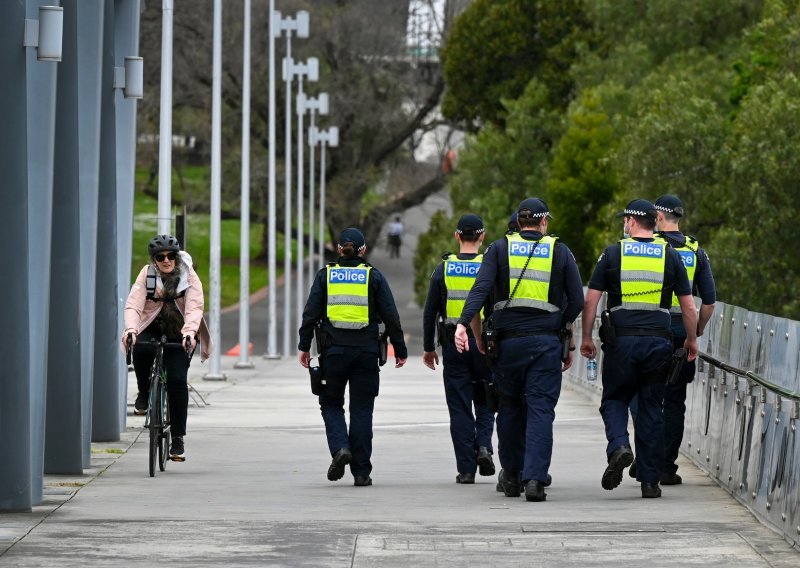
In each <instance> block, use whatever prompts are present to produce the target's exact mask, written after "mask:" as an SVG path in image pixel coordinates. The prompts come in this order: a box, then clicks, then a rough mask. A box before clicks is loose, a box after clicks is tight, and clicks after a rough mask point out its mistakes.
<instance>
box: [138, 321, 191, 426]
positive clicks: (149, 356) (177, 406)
mask: <svg viewBox="0 0 800 568" xmlns="http://www.w3.org/2000/svg"><path fill="white" fill-rule="evenodd" d="M160 338H161V331H160V330H159V328H158V326H156V325H151V326H149V327H148V328H147V329H145V330H144V331H143V332H142V333H141V334H139V336H138V337H137V338H136V345H134V346H133V369H134V371H136V383H137V385H138V387H139V392H142V393H148V392H150V370H151V369H152V367H153V359H155V356H156V352H155V349H154V348H153V347H152V346H151V345H149V343H150V340H151V339H160ZM168 341H169V342H170V343H180V342H181V338H180V337H178V338H174V339H172V338H171V339H168ZM164 366H165V367H166V369H167V393H168V395H169V416H170V422H171V424H172V428H171V430H172V435H173V436H184V435H185V434H186V412H187V409H188V408H189V387H188V385H187V373H188V371H189V364H188V363H187V362H186V353H184V351H183V350H182V349H177V348H175V347H167V348H165V349H164Z"/></svg>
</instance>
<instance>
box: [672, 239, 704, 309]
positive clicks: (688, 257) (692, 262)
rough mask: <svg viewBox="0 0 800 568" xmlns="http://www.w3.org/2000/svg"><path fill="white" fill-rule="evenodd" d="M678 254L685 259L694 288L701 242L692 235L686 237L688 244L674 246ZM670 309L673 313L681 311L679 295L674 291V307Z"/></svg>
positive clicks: (685, 265) (690, 284)
mask: <svg viewBox="0 0 800 568" xmlns="http://www.w3.org/2000/svg"><path fill="white" fill-rule="evenodd" d="M673 248H674V249H675V250H676V251H678V254H680V255H681V260H682V261H683V266H684V268H686V275H687V276H688V277H689V286H691V288H692V289H694V275H695V272H696V271H697V249H699V248H700V243H698V242H697V241H696V240H694V239H692V238H691V237H686V244H684V245H683V246H682V247H673ZM669 311H670V312H671V313H673V314H680V313H682V312H681V303H680V301H679V300H678V296H676V295H675V293H674V292H673V293H672V307H671V308H670V309H669Z"/></svg>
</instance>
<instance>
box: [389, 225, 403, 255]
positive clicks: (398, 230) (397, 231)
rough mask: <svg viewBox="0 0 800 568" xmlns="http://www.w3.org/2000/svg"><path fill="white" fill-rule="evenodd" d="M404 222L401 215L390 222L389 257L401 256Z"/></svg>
mask: <svg viewBox="0 0 800 568" xmlns="http://www.w3.org/2000/svg"><path fill="white" fill-rule="evenodd" d="M403 230H404V227H403V222H402V221H401V220H400V216H399V215H398V216H397V217H395V218H394V221H392V222H391V223H389V230H388V233H387V239H388V241H389V258H400V246H401V245H402V244H403Z"/></svg>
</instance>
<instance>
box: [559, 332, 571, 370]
mask: <svg viewBox="0 0 800 568" xmlns="http://www.w3.org/2000/svg"><path fill="white" fill-rule="evenodd" d="M558 338H559V339H560V340H561V362H562V363H566V362H567V359H569V351H570V343H572V330H571V329H570V328H568V327H564V328H562V329H561V330H560V331H559V332H558Z"/></svg>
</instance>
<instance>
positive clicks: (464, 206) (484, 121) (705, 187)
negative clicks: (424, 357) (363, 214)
mask: <svg viewBox="0 0 800 568" xmlns="http://www.w3.org/2000/svg"><path fill="white" fill-rule="evenodd" d="M521 4H524V5H527V6H532V8H531V9H530V10H529V11H528V12H527V13H526V18H527V19H526V20H525V21H524V24H523V23H521V22H520V21H514V22H511V21H508V22H503V21H500V20H498V19H500V18H503V17H505V15H506V14H510V13H511V12H513V11H514V10H515V9H517V10H518V5H521ZM488 6H491V9H490V8H489V7H488ZM544 6H546V7H547V9H546V10H545V9H544ZM487 10H488V12H487ZM484 13H485V14H489V15H491V18H492V19H491V21H488V22H486V24H485V25H477V24H476V23H475V19H476V17H477V16H478V15H480V14H484ZM487 17H488V16H487ZM496 20H497V21H496ZM553 22H557V26H556V27H557V29H558V30H560V31H559V32H558V33H544V32H545V30H547V29H552V28H553ZM461 26H465V27H468V29H469V31H470V34H471V35H470V41H469V43H468V44H466V42H464V41H463V38H460V37H459V36H458V35H457V34H456V33H455V32H457V31H458V30H459V28H460V27H461ZM505 29H508V30H511V31H509V32H508V33H513V34H522V33H524V31H523V30H524V29H527V30H529V33H532V34H534V36H535V39H533V38H531V37H528V38H527V40H525V38H516V35H515V36H513V37H514V38H515V39H514V41H512V42H510V43H509V44H508V46H507V48H508V50H509V51H508V52H505V51H504V46H505V45H506V44H505V42H503V41H499V40H498V38H497V37H496V36H495V34H497V33H498V31H500V30H505ZM453 31H454V33H453V35H452V36H451V39H452V42H451V43H450V44H449V45H448V46H447V49H446V60H445V80H446V95H445V103H448V100H450V101H452V100H453V99H452V98H451V99H448V97H451V95H452V94H453V93H458V102H459V105H458V106H457V107H456V106H453V107H451V108H453V109H459V110H458V111H457V112H456V110H452V111H451V112H452V116H453V117H454V118H461V119H464V120H470V121H472V122H471V123H470V124H472V125H473V126H477V127H479V128H478V130H477V131H476V132H475V133H474V134H473V135H471V137H470V138H469V139H468V142H467V144H466V146H465V147H464V149H463V150H462V153H461V155H460V157H459V164H458V170H457V173H456V175H455V176H454V177H453V178H452V180H451V182H450V192H451V195H452V198H453V205H454V217H453V218H449V219H448V218H446V217H445V216H440V217H437V219H436V223H434V224H433V225H432V227H431V230H430V231H429V232H428V234H426V235H425V236H423V238H422V239H421V242H420V250H421V251H430V253H431V255H430V256H432V257H433V259H435V258H436V255H437V254H438V253H439V249H441V250H442V252H443V251H444V250H446V249H447V248H449V247H451V246H452V244H451V241H450V239H452V231H453V227H454V226H455V219H456V218H457V217H458V215H460V214H461V213H463V212H466V211H474V212H477V213H479V214H481V215H483V216H484V217H485V218H486V220H487V228H488V229H489V232H490V235H489V237H490V238H489V239H488V240H491V239H492V238H497V237H499V236H500V235H501V234H502V229H503V228H504V227H505V220H507V218H508V215H509V214H510V213H511V212H513V210H514V208H515V206H516V204H517V203H518V202H519V200H520V199H522V198H523V197H525V196H539V197H543V198H545V199H547V200H548V202H549V204H550V208H551V210H552V212H553V215H554V216H555V221H554V222H553V223H552V224H551V230H552V231H554V232H555V233H557V234H558V235H559V236H560V237H561V238H562V239H563V240H564V242H566V243H567V244H568V245H569V246H570V248H571V249H572V250H573V251H574V253H575V256H576V258H577V260H578V262H579V266H580V269H581V275H582V277H583V278H584V280H587V279H588V277H589V275H590V272H591V269H592V266H593V264H594V260H595V259H596V257H597V254H598V253H599V251H600V250H602V248H603V247H604V246H606V245H607V244H608V243H609V242H611V241H612V240H613V239H615V238H617V237H618V236H619V235H620V233H621V224H620V222H619V221H618V220H616V219H614V217H613V216H612V212H613V211H615V210H617V208H619V207H620V206H621V205H623V204H624V203H626V202H627V201H628V200H629V199H631V198H633V197H645V198H649V199H651V200H652V199H655V198H656V197H657V196H659V195H661V194H663V193H674V194H677V195H678V196H680V197H681V199H683V201H684V204H685V206H686V209H687V215H686V217H685V218H684V220H683V222H682V225H681V227H682V229H684V231H685V232H687V233H691V234H694V235H696V236H697V237H698V238H699V239H700V241H701V244H702V245H703V246H704V248H706V250H707V251H708V253H709V255H710V257H711V261H712V266H713V270H714V274H715V277H716V280H717V287H718V296H719V299H720V300H721V301H724V302H730V303H734V304H737V305H741V306H744V307H747V308H749V309H752V310H757V311H762V312H767V313H770V314H775V315H781V316H786V317H791V318H795V319H797V318H800V300H798V299H797V295H796V294H795V293H794V290H795V289H796V288H798V287H800V265H798V263H797V255H796V254H795V253H794V252H793V250H794V247H793V246H792V245H791V240H790V231H791V230H792V228H793V227H792V225H793V217H795V216H796V215H797V213H798V210H799V209H800V190H799V189H798V186H797V184H798V182H797V180H798V179H800V154H799V153H798V152H797V148H798V147H800V112H798V110H799V109H798V107H800V65H799V64H798V61H800V41H798V40H800V8H799V7H798V1H797V0H763V1H759V0H661V1H659V2H641V1H638V0H579V1H567V0H563V1H552V2H517V1H515V0H494V1H492V2H481V1H480V0H478V1H476V2H475V3H473V5H472V7H471V8H470V9H468V10H467V11H466V12H465V13H464V14H463V15H462V16H461V19H459V20H457V21H456V24H455V26H454V29H453ZM526 41H527V43H526ZM521 45H529V46H533V47H531V48H530V49H531V50H532V51H530V53H532V54H533V56H532V57H531V59H530V61H529V62H528V64H526V65H522V67H524V69H521V70H514V69H511V68H510V67H509V65H510V64H511V63H512V62H515V61H518V55H519V50H520V49H521V47H520V46H521ZM489 46H491V49H483V48H484V47H489ZM526 49H527V48H526ZM476 53H480V57H478V58H477V59H473V57H475V54H476ZM548 54H561V56H560V57H558V58H556V57H555V56H554V55H548ZM548 58H549V59H548ZM544 61H550V62H551V63H553V62H558V63H559V64H555V63H553V64H550V65H546V66H545V65H544V64H543V62H544ZM486 69H493V70H495V71H496V72H497V73H499V75H498V74H491V73H487V72H485V70H486ZM525 73H527V77H529V78H528V80H527V83H526V85H525V86H520V85H518V84H516V83H515V82H514V81H517V80H520V77H522V76H523V75H525ZM482 81H483V83H482ZM565 86H569V87H568V88H565ZM512 87H513V88H512ZM556 92H557V96H554V94H555V93H556ZM564 96H567V97H568V99H569V100H568V101H567V103H566V104H555V102H554V101H558V100H559V98H562V99H563V97H564ZM451 104H453V103H452V102H451ZM447 108H448V107H446V110H447ZM492 108H493V109H499V110H496V111H495V114H494V115H493V116H491V117H490V116H489V114H488V111H485V110H475V109H492ZM470 113H472V114H470ZM487 242H488V241H487ZM418 261H419V262H418V263H417V266H418V267H419V268H418V271H419V274H418V279H417V286H418V288H417V290H418V293H419V294H421V295H424V287H425V285H426V280H427V276H428V274H430V266H429V265H430V264H431V262H432V261H431V262H429V261H428V258H427V257H426V256H422V255H420V256H419V257H418ZM765 276H766V277H765Z"/></svg>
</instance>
